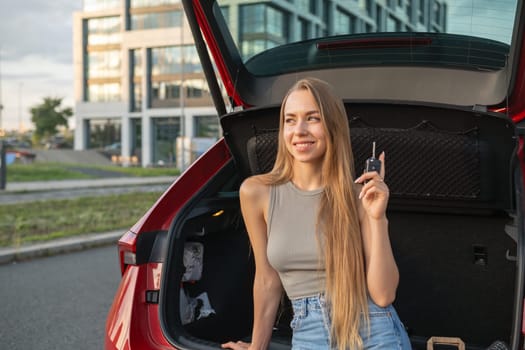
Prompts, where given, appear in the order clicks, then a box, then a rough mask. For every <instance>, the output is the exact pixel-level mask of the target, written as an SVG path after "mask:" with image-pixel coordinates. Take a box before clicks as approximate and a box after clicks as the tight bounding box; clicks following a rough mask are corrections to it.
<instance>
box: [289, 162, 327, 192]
mask: <svg viewBox="0 0 525 350" xmlns="http://www.w3.org/2000/svg"><path fill="white" fill-rule="evenodd" d="M291 181H292V183H293V184H294V185H295V187H297V188H299V189H301V190H305V191H311V190H316V189H318V188H321V187H323V182H322V176H321V167H320V166H312V164H308V163H299V162H296V163H295V164H294V166H293V175H292V180H291Z"/></svg>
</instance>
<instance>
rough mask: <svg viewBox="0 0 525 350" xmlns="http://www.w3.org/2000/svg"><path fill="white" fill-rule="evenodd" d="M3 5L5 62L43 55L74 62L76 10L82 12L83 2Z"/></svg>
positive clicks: (0, 31)
mask: <svg viewBox="0 0 525 350" xmlns="http://www.w3.org/2000/svg"><path fill="white" fill-rule="evenodd" d="M3 3H4V4H3V5H2V6H1V7H0V50H1V53H2V59H3V60H16V59H20V58H22V57H25V56H27V55H34V54H39V55H43V56H48V57H52V58H53V59H54V60H58V61H62V62H71V61H72V48H71V47H72V40H73V39H72V37H73V35H72V29H71V26H72V17H73V12H74V11H77V10H80V9H81V2H79V1H69V0H53V1H40V0H27V1H26V0H24V1H5V2H3ZM7 3H8V4H9V5H8V6H7Z"/></svg>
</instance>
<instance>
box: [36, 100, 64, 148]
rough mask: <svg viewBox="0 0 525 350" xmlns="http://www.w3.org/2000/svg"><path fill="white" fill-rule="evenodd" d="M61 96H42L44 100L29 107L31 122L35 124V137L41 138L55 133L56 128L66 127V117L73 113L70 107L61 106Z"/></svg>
mask: <svg viewBox="0 0 525 350" xmlns="http://www.w3.org/2000/svg"><path fill="white" fill-rule="evenodd" d="M61 104H62V98H53V97H44V102H43V103H41V104H39V105H35V106H33V107H31V109H30V112H31V122H33V124H34V125H35V133H34V135H35V136H36V138H37V139H39V140H41V139H44V138H49V137H51V136H53V135H55V134H56V133H57V132H58V130H57V128H58V127H59V126H60V125H62V126H65V127H66V128H67V127H68V124H67V118H69V117H71V116H72V115H73V110H72V109H71V107H65V108H61Z"/></svg>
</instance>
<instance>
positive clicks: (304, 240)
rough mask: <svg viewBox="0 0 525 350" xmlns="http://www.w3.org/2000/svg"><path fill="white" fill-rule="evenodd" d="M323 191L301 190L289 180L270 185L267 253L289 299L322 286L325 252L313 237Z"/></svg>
mask: <svg viewBox="0 0 525 350" xmlns="http://www.w3.org/2000/svg"><path fill="white" fill-rule="evenodd" d="M322 193H323V189H318V190H314V191H304V190H301V189H299V188H297V187H295V185H293V184H292V182H287V183H285V184H283V185H277V186H271V187H270V203H269V207H268V232H267V234H268V246H267V251H266V253H267V255H268V261H269V262H270V265H272V267H273V268H274V269H275V270H276V271H277V272H278V273H279V276H280V278H281V282H282V284H283V287H284V290H285V291H286V293H287V294H288V297H289V298H290V299H296V298H303V297H307V296H312V295H315V294H318V293H320V292H323V291H324V289H325V276H326V274H325V265H324V259H323V257H324V254H323V253H322V249H319V247H320V245H319V243H318V240H317V238H316V223H317V211H318V208H319V200H320V198H321V194H322Z"/></svg>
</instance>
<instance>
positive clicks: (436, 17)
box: [432, 0, 441, 24]
mask: <svg viewBox="0 0 525 350" xmlns="http://www.w3.org/2000/svg"><path fill="white" fill-rule="evenodd" d="M432 19H433V21H434V23H436V24H440V23H441V4H440V3H439V2H438V1H436V0H434V4H433V6H432Z"/></svg>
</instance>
